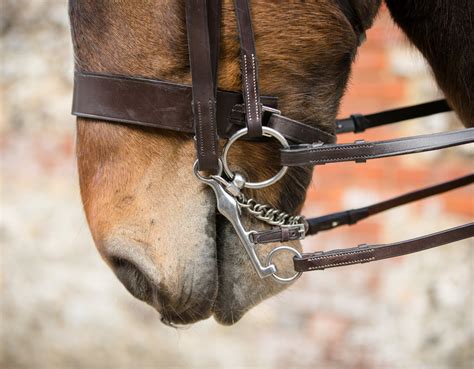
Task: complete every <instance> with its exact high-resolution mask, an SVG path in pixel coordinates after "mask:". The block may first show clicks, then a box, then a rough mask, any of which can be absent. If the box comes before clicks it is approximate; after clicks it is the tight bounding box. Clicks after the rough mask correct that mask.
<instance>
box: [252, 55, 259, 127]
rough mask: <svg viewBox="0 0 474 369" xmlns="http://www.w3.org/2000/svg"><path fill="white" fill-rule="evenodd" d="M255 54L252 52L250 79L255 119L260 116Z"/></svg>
mask: <svg viewBox="0 0 474 369" xmlns="http://www.w3.org/2000/svg"><path fill="white" fill-rule="evenodd" d="M256 70H257V68H256V65H255V54H252V79H253V96H254V100H255V116H256V117H257V120H258V119H259V117H260V109H259V101H258V97H257V76H256Z"/></svg>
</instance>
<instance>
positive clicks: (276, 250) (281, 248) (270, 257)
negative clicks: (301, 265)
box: [267, 246, 303, 283]
mask: <svg viewBox="0 0 474 369" xmlns="http://www.w3.org/2000/svg"><path fill="white" fill-rule="evenodd" d="M281 251H288V252H290V253H292V254H294V255H295V256H297V257H299V258H301V253H300V252H299V251H298V250H296V249H294V248H293V247H290V246H279V247H275V248H274V249H273V250H272V251H270V253H269V254H268V255H267V265H272V260H273V256H275V254H277V253H279V252H281ZM301 274H303V273H302V272H296V271H295V274H294V275H292V276H291V277H288V278H285V277H280V276H279V275H277V274H276V273H273V274H272V275H271V277H272V278H273V279H274V280H275V281H277V282H279V283H291V282H293V281H295V280H297V279H298V278H299V277H301Z"/></svg>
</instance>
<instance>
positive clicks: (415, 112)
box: [336, 99, 452, 133]
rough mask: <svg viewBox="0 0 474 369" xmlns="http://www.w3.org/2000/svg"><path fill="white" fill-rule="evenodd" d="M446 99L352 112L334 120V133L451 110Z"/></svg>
mask: <svg viewBox="0 0 474 369" xmlns="http://www.w3.org/2000/svg"><path fill="white" fill-rule="evenodd" d="M451 110H452V109H451V107H450V106H449V105H448V102H447V101H446V100H444V99H443V100H436V101H431V102H427V103H423V104H418V105H412V106H405V107H403V108H398V109H392V110H386V111H382V112H379V113H375V114H368V115H362V114H352V115H351V116H350V117H349V118H345V119H339V120H337V121H336V133H346V132H356V133H359V132H364V131H365V130H366V129H367V128H373V127H378V126H381V125H385V124H391V123H398V122H401V121H404V120H407V119H415V118H420V117H427V116H429V115H433V114H438V113H444V112H447V111H451Z"/></svg>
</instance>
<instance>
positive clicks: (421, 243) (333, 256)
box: [293, 223, 474, 272]
mask: <svg viewBox="0 0 474 369" xmlns="http://www.w3.org/2000/svg"><path fill="white" fill-rule="evenodd" d="M473 236H474V223H468V224H464V225H462V226H459V227H455V228H450V229H447V230H444V231H441V232H437V233H432V234H429V235H425V236H422V237H418V238H413V239H410V240H405V241H401V242H396V243H390V244H380V245H359V246H358V247H353V248H350V249H342V250H331V251H325V252H322V251H320V252H314V253H310V254H303V255H302V257H301V258H298V257H295V258H294V259H293V261H294V267H295V271H297V272H308V271H311V270H323V269H328V268H335V267H339V266H346V265H352V264H362V263H368V262H370V261H376V260H382V259H387V258H393V257H396V256H401V255H406V254H411V253H414V252H418V251H423V250H426V249H430V248H433V247H438V246H442V245H446V244H448V243H452V242H456V241H460V240H464V239H467V238H470V237H473Z"/></svg>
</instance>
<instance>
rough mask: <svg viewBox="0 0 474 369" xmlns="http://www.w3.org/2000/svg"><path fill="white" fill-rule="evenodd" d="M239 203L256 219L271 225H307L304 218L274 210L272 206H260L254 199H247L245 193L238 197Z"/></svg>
mask: <svg viewBox="0 0 474 369" xmlns="http://www.w3.org/2000/svg"><path fill="white" fill-rule="evenodd" d="M237 202H238V203H239V205H240V206H241V207H242V208H244V209H246V210H247V211H248V212H249V213H250V214H252V215H253V216H254V217H255V218H257V219H259V220H261V221H264V222H265V223H268V224H270V225H276V226H291V225H298V224H303V225H304V224H305V219H304V217H303V216H301V215H290V214H288V213H285V212H284V211H282V210H279V209H275V208H272V207H271V206H270V205H267V204H259V203H258V202H257V201H255V200H254V199H252V198H250V199H247V197H246V196H245V195H244V194H243V193H240V195H239V196H238V197H237Z"/></svg>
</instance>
